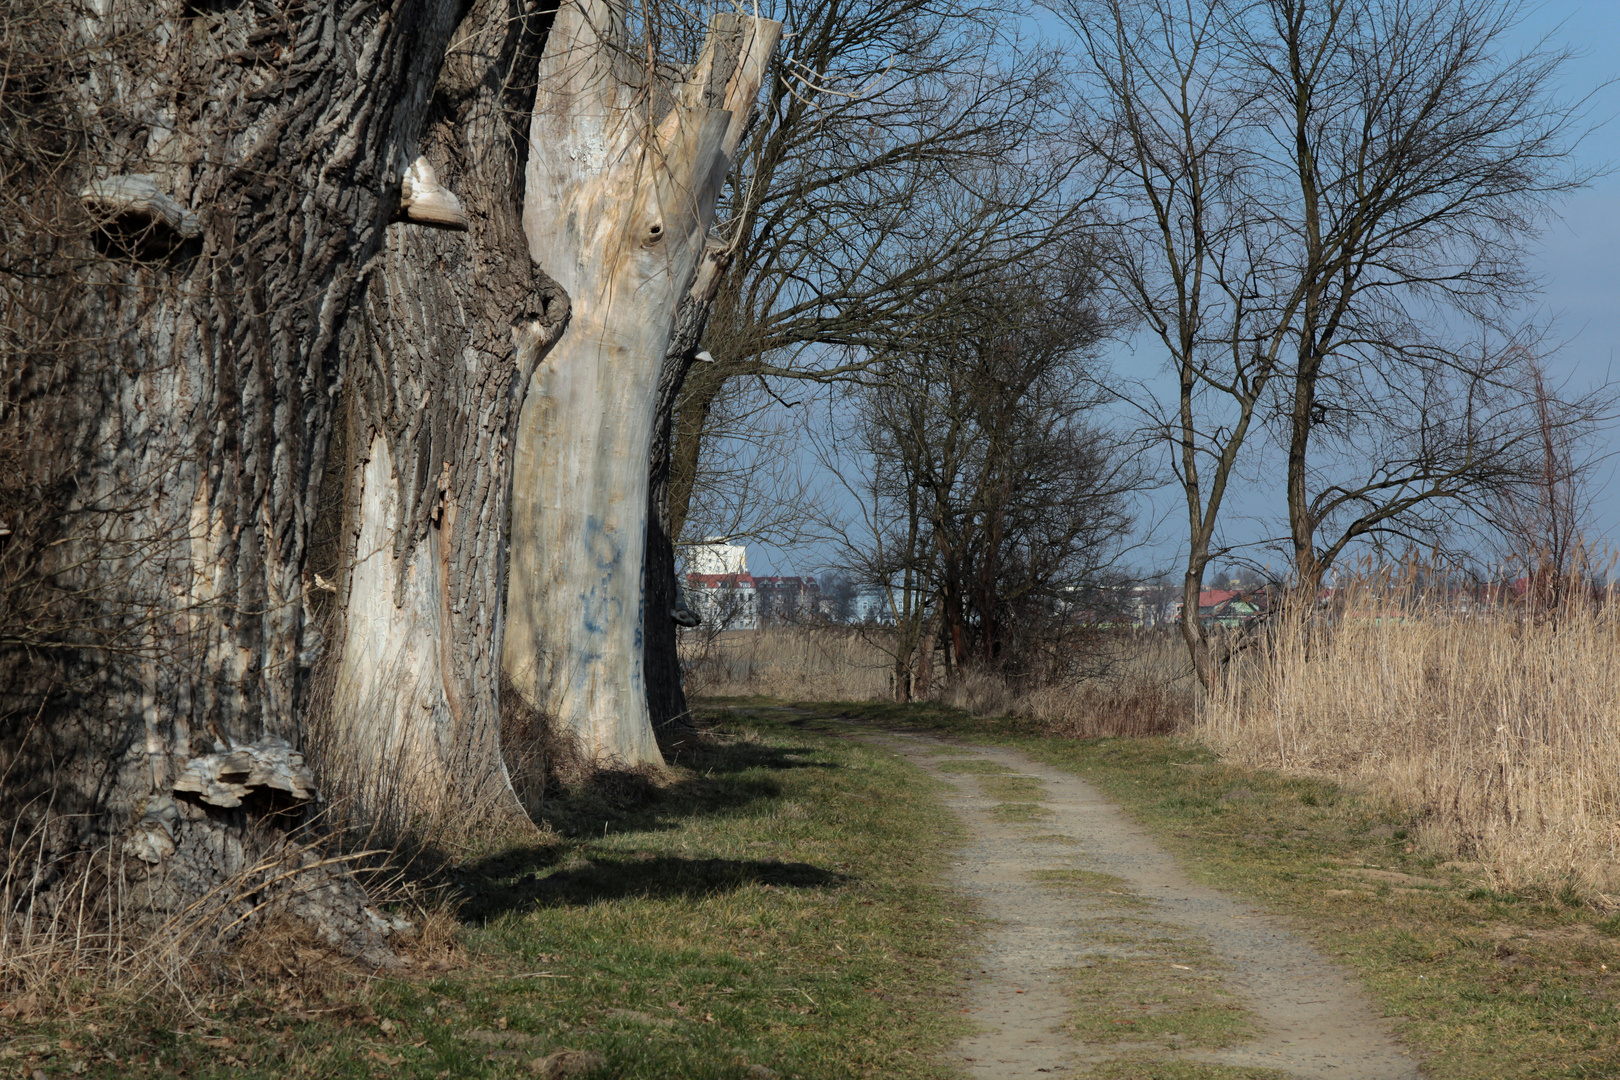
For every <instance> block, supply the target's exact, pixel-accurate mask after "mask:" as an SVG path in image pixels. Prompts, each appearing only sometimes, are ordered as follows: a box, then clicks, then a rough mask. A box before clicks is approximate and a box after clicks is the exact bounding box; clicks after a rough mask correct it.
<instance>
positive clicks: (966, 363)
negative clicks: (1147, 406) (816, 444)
mask: <svg viewBox="0 0 1620 1080" xmlns="http://www.w3.org/2000/svg"><path fill="white" fill-rule="evenodd" d="M1063 256H1066V258H1065V257H1063ZM1089 261H1090V259H1089V253H1088V252H1086V251H1085V249H1084V248H1082V247H1079V246H1078V245H1074V246H1071V247H1069V248H1067V249H1064V250H1062V251H1059V250H1057V249H1054V250H1053V251H1052V252H1049V253H1048V258H1047V259H1045V260H1043V261H1042V262H1040V263H1037V264H1032V265H1028V266H1025V267H1024V268H1022V269H1021V270H1020V271H1019V272H1018V273H1013V272H1012V271H1010V270H1005V271H1003V272H1002V273H1000V274H998V275H997V277H996V279H995V281H996V286H995V287H994V288H993V289H986V290H985V291H984V293H983V296H982V299H981V300H980V301H979V302H978V303H975V304H970V305H961V306H959V307H957V308H956V309H955V310H954V311H953V312H952V313H951V314H949V315H943V314H942V315H940V316H939V319H940V321H941V322H942V323H943V324H944V325H942V326H940V327H939V328H937V329H936V331H935V334H934V337H935V341H936V342H937V344H936V345H935V346H934V347H932V348H928V349H921V350H917V351H911V350H904V351H901V350H895V351H891V352H886V353H882V354H879V356H878V358H877V359H878V362H877V363H876V364H875V365H874V366H873V367H872V368H871V369H870V370H869V371H868V375H867V384H866V385H865V386H864V388H863V389H862V390H860V391H859V402H860V405H859V410H860V418H861V419H860V426H859V431H860V433H861V437H862V441H863V444H864V445H863V446H862V450H863V451H864V456H865V459H866V460H865V462H864V466H865V469H866V470H867V471H868V473H869V478H868V479H865V480H863V481H862V486H863V487H864V488H865V489H866V492H867V493H869V497H870V499H871V500H872V506H871V507H870V509H869V510H868V511H867V512H868V514H869V516H870V517H871V518H872V521H871V523H870V525H869V527H868V530H867V534H868V535H867V536H866V538H865V540H864V543H859V544H856V545H855V546H856V551H855V552H853V553H852V554H853V555H854V556H855V557H857V558H858V559H859V561H860V563H861V564H862V565H863V566H864V567H865V568H866V569H867V572H868V574H869V576H870V577H871V578H872V579H874V580H876V581H877V582H879V583H881V584H882V585H884V586H885V587H886V588H888V589H890V590H891V592H893V591H895V590H898V591H899V593H900V596H899V598H898V599H897V600H896V602H895V620H896V625H897V626H898V627H901V628H902V634H901V639H902V640H901V642H900V644H902V645H904V644H905V640H904V639H905V637H906V633H907V632H909V631H912V630H915V629H917V628H919V627H921V626H923V625H925V624H926V623H927V622H928V621H929V620H930V619H931V620H932V621H933V623H934V624H935V625H936V626H937V630H938V633H939V634H940V636H941V640H942V645H943V649H944V656H945V660H946V671H947V673H948V674H952V675H955V674H960V673H963V672H966V671H986V672H993V673H996V674H998V675H1001V676H1003V677H1005V678H1008V679H1009V680H1014V681H1018V682H1024V683H1028V684H1032V685H1033V684H1040V683H1045V682H1050V681H1053V680H1061V679H1063V678H1065V677H1068V676H1071V675H1072V674H1074V671H1075V667H1074V664H1075V661H1076V660H1077V658H1078V657H1079V654H1080V653H1081V652H1082V651H1083V649H1081V648H1079V647H1078V646H1079V645H1080V644H1081V643H1080V641H1079V637H1080V636H1082V635H1083V634H1084V633H1085V622H1086V620H1085V618H1084V617H1083V616H1082V612H1083V611H1094V610H1096V609H1098V608H1099V607H1101V606H1104V605H1105V604H1106V603H1107V599H1106V598H1107V597H1108V596H1110V595H1112V594H1113V592H1114V590H1113V588H1112V586H1115V585H1117V584H1118V581H1117V579H1118V577H1119V576H1120V575H1119V574H1118V573H1117V571H1116V563H1117V560H1118V557H1119V555H1120V552H1121V547H1122V542H1123V540H1124V538H1125V536H1126V534H1127V532H1128V530H1129V529H1130V527H1131V524H1132V518H1131V516H1130V513H1129V496H1130V494H1131V493H1132V492H1133V491H1134V490H1135V489H1136V488H1137V487H1138V486H1139V483H1140V477H1139V473H1138V472H1137V470H1136V469H1135V468H1134V467H1133V466H1132V465H1131V463H1130V460H1129V459H1128V457H1127V456H1126V455H1125V454H1123V453H1122V447H1121V446H1120V444H1119V441H1118V440H1117V439H1116V438H1114V437H1113V436H1112V435H1111V434H1110V433H1109V432H1108V431H1107V429H1106V427H1105V426H1104V425H1103V424H1101V423H1099V421H1098V418H1097V410H1098V407H1099V405H1100V404H1101V400H1100V398H1099V397H1098V396H1097V394H1096V392H1095V391H1094V390H1092V389H1089V387H1090V385H1091V383H1090V380H1089V379H1088V377H1087V372H1086V367H1087V363H1088V360H1087V358H1088V355H1089V350H1090V348H1091V347H1092V346H1093V345H1094V344H1095V342H1096V341H1097V339H1098V337H1099V335H1100V333H1101V332H1102V329H1103V321H1102V319H1101V318H1100V317H1099V315H1098V313H1097V312H1096V311H1095V310H1094V309H1093V307H1092V306H1091V301H1092V298H1093V297H1094V295H1095V289H1094V284H1093V281H1092V277H1091V273H1090V270H1089V267H1088V265H1087V264H1088V263H1089ZM912 593H917V594H919V600H918V601H917V602H910V601H908V599H907V598H908V596H909V594H912ZM918 644H919V645H921V646H923V647H927V648H930V651H931V646H932V641H931V640H930V641H920V642H919V643H918ZM899 651H900V652H904V651H905V650H904V649H901V650H899Z"/></svg>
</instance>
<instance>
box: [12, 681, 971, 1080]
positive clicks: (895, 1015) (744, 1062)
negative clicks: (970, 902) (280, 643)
mask: <svg viewBox="0 0 1620 1080" xmlns="http://www.w3.org/2000/svg"><path fill="white" fill-rule="evenodd" d="M721 733H722V735H723V736H724V737H725V740H724V742H722V743H720V744H717V745H711V746H706V747H699V748H696V749H692V748H688V749H687V750H684V751H683V752H682V756H681V759H680V760H681V768H680V769H678V770H675V779H674V781H673V782H672V783H669V784H667V785H664V786H662V787H659V786H655V785H650V784H646V783H644V782H637V781H636V780H635V779H634V778H625V777H620V778H616V779H614V778H609V783H608V784H607V785H606V787H605V788H598V789H596V790H592V791H585V792H579V793H575V795H574V796H572V797H570V798H564V799H558V800H554V801H553V802H552V803H551V804H548V824H549V825H550V826H551V827H552V829H553V830H554V832H552V833H551V834H550V835H549V836H548V837H546V838H545V839H544V842H541V843H536V844H533V845H530V846H524V847H518V848H512V849H509V850H505V851H500V852H497V853H494V854H491V855H489V856H487V857H484V858H479V859H475V860H469V861H467V862H466V863H465V864H463V865H462V866H461V867H460V869H459V871H458V876H457V881H458V883H459V885H460V887H461V889H462V892H463V893H464V894H465V896H466V900H465V902H464V904H463V906H462V909H461V917H462V919H463V920H464V921H465V924H464V925H462V926H461V927H460V928H459V929H458V930H456V931H455V933H454V937H455V939H456V941H457V943H458V947H459V949H460V954H461V961H460V962H459V963H458V965H457V966H454V967H451V968H450V969H448V970H442V971H436V972H430V973H422V974H417V975H408V976H406V977H401V978H393V977H390V978H378V979H370V978H367V977H365V976H363V975H360V974H353V975H342V974H341V973H340V974H333V973H332V971H331V965H330V963H327V964H325V965H319V964H315V965H312V966H311V967H310V969H309V970H307V971H306V970H304V968H303V967H302V965H301V964H300V962H299V961H298V960H291V962H290V965H289V966H288V967H287V969H286V970H285V971H271V972H269V973H267V974H264V975H261V976H259V977H256V978H249V979H248V980H247V982H246V984H245V985H243V984H240V982H239V983H238V986H237V988H236V989H235V990H232V991H231V992H228V993H219V994H216V995H215V996H213V997H212V998H211V999H209V1000H210V1004H211V1007H209V1008H204V1009H202V1011H200V1012H199V1013H195V1014H192V1013H188V1012H187V1011H186V1010H185V1009H184V1008H177V1007H176V1006H175V1005H174V1003H173V1002H170V1001H165V1002H163V1003H159V1002H156V1001H153V1000H148V1001H146V1002H143V1003H130V1002H128V1001H124V1002H101V1003H93V1004H89V1005H88V1006H87V1008H86V1010H85V1011H84V1012H83V1013H82V1014H81V1015H79V1016H76V1017H73V1018H60V1017H57V1018H46V1019H45V1020H43V1021H41V1022H36V1023H33V1024H30V1025H28V1026H26V1027H24V1026H23V1025H21V1024H17V1023H12V1022H10V1021H7V1020H5V1019H3V1018H0V1076H10V1075H16V1076H20V1077H26V1076H30V1075H32V1071H33V1070H34V1069H36V1068H37V1069H41V1070H43V1071H44V1072H45V1073H46V1075H48V1076H50V1077H52V1078H53V1080H54V1078H56V1077H58V1076H62V1075H68V1074H70V1073H72V1072H74V1071H76V1067H78V1068H80V1069H82V1070H83V1073H84V1075H92V1076H117V1077H120V1078H123V1077H131V1078H133V1077H158V1076H164V1077H167V1076H186V1077H222V1078H223V1077H233V1078H238V1077H294V1078H297V1077H323V1078H327V1077H330V1078H356V1080H359V1078H366V1080H371V1078H373V1077H375V1078H379V1080H381V1078H384V1077H386V1078H387V1080H406V1078H422V1080H429V1078H436V1080H448V1078H450V1077H455V1078H458V1080H459V1078H463V1077H475V1078H486V1077H487V1078H496V1077H516V1076H529V1075H532V1074H531V1072H530V1066H529V1063H530V1062H531V1061H533V1060H534V1059H537V1058H540V1057H543V1056H545V1055H547V1054H550V1053H552V1052H554V1051H558V1050H561V1049H565V1048H567V1049H574V1050H580V1051H589V1052H593V1053H596V1054H600V1055H602V1057H603V1058H605V1059H606V1063H607V1064H606V1065H605V1066H604V1067H601V1068H598V1069H596V1070H595V1071H593V1072H592V1073H590V1074H589V1075H590V1076H593V1077H603V1078H606V1077H613V1078H616V1080H634V1078H646V1080H682V1078H690V1080H710V1078H713V1080H743V1078H745V1077H749V1076H750V1075H751V1074H750V1071H749V1070H750V1068H751V1067H756V1066H763V1067H764V1068H768V1069H770V1070H773V1071H774V1072H776V1073H778V1074H780V1075H781V1076H783V1077H801V1078H805V1080H811V1078H827V1080H838V1078H843V1077H885V1078H889V1077H895V1078H923V1077H938V1076H944V1075H952V1074H950V1073H949V1072H947V1071H942V1067H941V1066H939V1065H938V1064H937V1063H936V1062H937V1056H938V1054H939V1052H940V1051H941V1050H942V1049H943V1048H944V1047H946V1046H947V1045H949V1044H950V1043H951V1042H952V1041H954V1040H955V1039H956V1038H957V1037H959V1036H960V1035H961V1034H962V1032H963V1022H962V1020H961V1018H960V1016H959V1012H960V1006H959V1005H957V1004H956V1003H955V999H956V996H957V994H958V993H959V990H958V978H959V974H960V970H961V968H962V966H963V965H964V960H963V956H964V954H965V951H966V949H967V948H968V947H969V945H970V938H971V933H972V925H971V921H970V918H971V917H970V915H969V914H968V913H967V912H966V911H965V910H964V909H963V907H962V905H961V901H960V900H959V899H957V898H956V897H955V896H954V895H953V894H952V893H950V892H949V891H947V890H945V889H942V888H940V887H939V885H938V881H939V878H940V875H941V873H942V871H943V870H944V868H945V863H946V859H947V856H948V853H949V851H950V850H951V848H952V847H953V845H955V844H956V843H957V842H958V841H959V839H960V827H959V825H958V824H957V822H956V821H955V819H954V818H953V817H952V816H951V815H950V814H949V813H948V812H947V811H945V810H943V809H942V808H941V806H940V805H939V802H938V800H937V798H935V790H934V782H933V781H930V780H928V779H927V778H926V777H925V776H923V775H922V774H920V773H919V772H918V770H916V769H915V768H914V767H912V766H910V765H907V764H905V763H904V762H901V761H899V760H898V759H897V758H895V757H894V756H892V755H890V754H887V753H886V752H883V751H880V750H875V749H871V748H868V747H865V746H862V745H860V744H858V743H855V742H852V741H850V740H840V739H833V738H828V737H826V736H824V735H819V734H816V733H815V732H813V731H811V730H809V728H808V727H807V726H806V727H800V728H797V729H796V728H794V727H792V726H789V725H786V724H784V723H782V722H780V721H778V720H771V719H758V718H755V717H751V716H749V715H747V714H745V713H744V714H737V713H733V714H731V715H729V716H728V717H726V718H725V720H724V722H723V723H722V724H721ZM288 955H289V957H292V956H295V955H298V954H297V953H296V950H293V949H289V950H288ZM227 966H228V965H227ZM323 972H324V974H323ZM754 1075H757V1072H756V1073H755V1074H754Z"/></svg>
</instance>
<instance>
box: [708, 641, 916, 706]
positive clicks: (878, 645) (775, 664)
mask: <svg viewBox="0 0 1620 1080" xmlns="http://www.w3.org/2000/svg"><path fill="white" fill-rule="evenodd" d="M885 633H886V631H884V630H881V629H878V630H872V631H860V630H855V629H851V628H848V627H839V626H831V627H808V626H779V627H765V628H762V629H759V630H727V631H725V632H723V633H720V634H714V635H700V634H693V635H691V636H688V637H683V640H682V642H681V653H682V656H681V659H682V663H683V664H684V666H685V676H686V689H687V692H688V693H691V694H693V695H695V696H703V697H751V696H754V695H763V696H766V697H778V698H787V699H790V700H794V701H875V700H879V699H883V698H888V697H890V696H891V694H892V693H893V690H892V684H891V681H890V673H891V670H892V668H893V661H892V660H891V659H890V658H889V655H888V654H887V653H885V652H884V651H883V648H882V639H881V638H874V636H873V635H882V634H885Z"/></svg>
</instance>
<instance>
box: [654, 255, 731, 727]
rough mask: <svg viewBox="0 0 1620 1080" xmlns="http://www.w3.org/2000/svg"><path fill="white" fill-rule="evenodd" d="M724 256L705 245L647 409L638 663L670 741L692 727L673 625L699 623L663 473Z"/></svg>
mask: <svg viewBox="0 0 1620 1080" xmlns="http://www.w3.org/2000/svg"><path fill="white" fill-rule="evenodd" d="M730 261H731V250H730V249H729V248H727V247H724V246H721V245H717V244H710V245H709V247H708V248H707V249H706V250H705V251H704V255H703V260H702V262H701V263H700V264H699V266H698V272H697V275H696V279H695V280H694V281H693V283H692V289H691V291H690V292H689V293H687V295H686V297H685V298H684V299H682V300H681V306H680V312H679V314H678V315H677V316H676V319H675V332H674V334H673V335H672V336H671V337H670V342H669V347H668V348H667V349H666V351H665V353H664V364H663V368H662V369H661V370H660V372H659V376H658V404H657V407H656V408H655V409H654V411H653V440H652V451H651V453H649V454H648V455H647V476H648V486H647V555H646V559H645V562H644V564H643V568H642V595H643V596H644V597H645V601H644V605H645V610H646V616H645V623H646V634H645V636H644V638H643V640H642V664H643V671H644V672H645V677H646V680H647V717H648V720H649V721H650V722H651V723H652V727H653V731H654V732H655V733H656V734H658V735H659V736H665V737H667V736H669V735H672V734H674V733H676V732H678V731H680V730H682V729H688V728H690V727H691V726H692V713H691V710H690V709H689V708H688V707H687V703H686V688H685V687H684V686H683V685H682V683H681V657H680V648H679V642H678V640H677V638H676V627H677V626H687V627H692V626H696V625H698V622H699V619H698V616H697V614H696V612H694V611H692V610H691V608H689V607H688V606H687V604H686V598H685V596H684V595H683V593H682V590H681V586H680V582H679V581H678V580H677V578H676V569H677V568H676V565H675V538H676V537H677V536H678V535H679V534H680V529H679V527H678V526H677V525H676V523H675V520H674V517H673V515H672V514H671V513H670V509H671V507H670V485H669V481H670V469H671V466H672V465H673V464H674V449H675V446H674V442H675V439H674V436H675V407H676V404H677V403H678V400H679V398H680V394H681V387H682V386H684V385H685V383H686V373H687V372H688V371H690V370H691V368H692V365H693V364H694V363H696V362H697V357H698V352H699V349H698V344H699V342H700V341H701V340H702V338H703V327H704V325H705V324H706V323H707V322H708V319H709V311H710V310H711V308H712V307H713V305H714V296H715V292H716V291H717V290H718V288H719V285H720V278H721V276H722V275H723V274H724V273H725V270H726V267H727V266H728V265H729V263H730Z"/></svg>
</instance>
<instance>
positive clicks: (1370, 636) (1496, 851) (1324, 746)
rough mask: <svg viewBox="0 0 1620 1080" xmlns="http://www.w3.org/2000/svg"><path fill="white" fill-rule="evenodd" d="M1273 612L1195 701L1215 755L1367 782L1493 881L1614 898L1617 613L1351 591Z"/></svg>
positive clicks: (1618, 838)
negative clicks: (1307, 609)
mask: <svg viewBox="0 0 1620 1080" xmlns="http://www.w3.org/2000/svg"><path fill="white" fill-rule="evenodd" d="M1336 600H1337V603H1336V608H1337V611H1336V613H1334V614H1332V615H1324V614H1323V613H1321V612H1313V613H1311V615H1310V616H1308V617H1299V616H1295V617H1292V618H1281V619H1279V620H1278V622H1277V624H1276V625H1275V626H1273V627H1272V629H1271V633H1270V634H1268V635H1267V636H1266V637H1265V638H1264V639H1263V640H1262V641H1261V642H1260V644H1258V645H1257V646H1256V647H1255V648H1253V649H1252V650H1250V651H1249V652H1248V653H1246V654H1244V655H1243V656H1241V657H1240V658H1239V659H1238V661H1237V662H1236V663H1234V664H1233V665H1232V667H1231V668H1230V670H1229V671H1228V672H1227V673H1226V675H1225V677H1224V678H1223V680H1222V681H1221V683H1220V684H1219V685H1218V686H1217V687H1216V688H1215V689H1214V690H1213V691H1212V692H1211V693H1210V694H1209V695H1208V696H1207V698H1206V699H1205V702H1204V705H1203V707H1202V709H1201V715H1200V717H1199V722H1198V726H1197V732H1198V734H1199V735H1200V737H1201V738H1202V739H1203V740H1204V741H1206V742H1207V743H1209V744H1210V745H1211V746H1212V747H1213V748H1214V749H1215V750H1217V751H1218V752H1219V753H1221V754H1222V755H1223V756H1225V757H1227V758H1229V759H1233V760H1237V761H1240V762H1243V763H1245V764H1250V765H1255V766H1260V767H1266V768H1279V769H1284V770H1292V771H1301V772H1311V773H1318V774H1326V775H1329V776H1332V777H1335V778H1339V779H1344V780H1349V781H1355V782H1359V783H1367V784H1371V785H1374V786H1376V787H1381V788H1383V789H1384V790H1386V791H1387V792H1388V794H1389V795H1391V796H1392V797H1393V798H1395V799H1396V800H1397V801H1398V802H1399V803H1400V804H1402V805H1403V806H1404V807H1406V808H1407V809H1408V810H1409V811H1410V812H1411V813H1412V814H1413V816H1414V818H1415V819H1416V820H1417V821H1418V824H1419V833H1418V836H1419V840H1420V842H1421V843H1424V844H1426V845H1430V846H1432V847H1433V848H1434V849H1436V850H1439V851H1444V852H1448V853H1457V854H1460V855H1462V856H1464V857H1467V858H1472V859H1477V860H1479V861H1480V862H1483V863H1484V864H1485V865H1486V867H1487V868H1488V869H1489V870H1490V871H1491V872H1492V873H1493V874H1494V875H1495V876H1496V878H1497V880H1498V881H1499V882H1500V883H1501V884H1502V885H1503V886H1505V887H1513V888H1518V887H1524V886H1540V887H1546V888H1549V889H1561V888H1565V887H1570V886H1573V887H1575V888H1577V889H1579V890H1580V891H1582V892H1584V893H1586V894H1587V895H1592V894H1598V895H1602V894H1612V893H1615V892H1617V891H1620V612H1617V611H1616V608H1615V606H1614V605H1611V604H1599V603H1596V602H1592V601H1585V602H1577V603H1575V604H1573V605H1572V606H1571V607H1570V608H1569V609H1567V610H1566V611H1564V612H1562V613H1560V615H1559V617H1558V618H1557V619H1556V620H1554V619H1552V618H1549V617H1545V616H1542V617H1529V616H1527V615H1525V614H1524V613H1523V612H1522V611H1521V610H1518V609H1515V608H1513V607H1512V606H1508V605H1499V606H1496V607H1494V608H1493V607H1488V606H1482V605H1480V604H1478V603H1477V601H1474V602H1470V601H1468V600H1465V599H1460V598H1458V597H1457V596H1456V595H1455V594H1453V595H1449V596H1448V595H1436V594H1431V595H1427V596H1424V595H1417V594H1415V593H1414V591H1413V590H1411V589H1398V588H1397V589H1392V588H1388V587H1385V588H1379V587H1376V586H1373V585H1366V586H1360V587H1356V588H1353V589H1350V590H1348V591H1347V592H1341V594H1340V596H1339V597H1337V598H1336Z"/></svg>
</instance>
